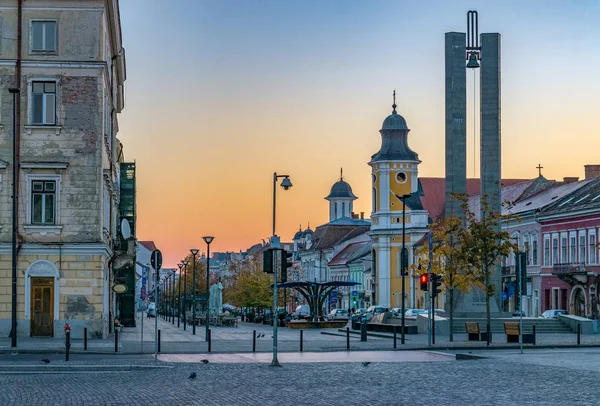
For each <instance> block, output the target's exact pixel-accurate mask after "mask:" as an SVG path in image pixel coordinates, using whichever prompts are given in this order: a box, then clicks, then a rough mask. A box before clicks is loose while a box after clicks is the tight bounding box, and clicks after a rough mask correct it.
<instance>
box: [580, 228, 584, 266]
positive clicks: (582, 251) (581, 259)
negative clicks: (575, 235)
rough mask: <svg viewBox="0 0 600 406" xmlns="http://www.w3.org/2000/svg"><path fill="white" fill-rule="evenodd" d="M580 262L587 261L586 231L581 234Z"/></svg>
mask: <svg viewBox="0 0 600 406" xmlns="http://www.w3.org/2000/svg"><path fill="white" fill-rule="evenodd" d="M579 262H581V263H582V264H583V263H585V232H582V233H580V234H579Z"/></svg>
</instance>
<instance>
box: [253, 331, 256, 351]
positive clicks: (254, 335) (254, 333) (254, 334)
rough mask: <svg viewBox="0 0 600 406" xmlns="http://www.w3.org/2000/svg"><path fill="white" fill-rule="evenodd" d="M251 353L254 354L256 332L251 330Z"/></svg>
mask: <svg viewBox="0 0 600 406" xmlns="http://www.w3.org/2000/svg"><path fill="white" fill-rule="evenodd" d="M252 352H256V330H252Z"/></svg>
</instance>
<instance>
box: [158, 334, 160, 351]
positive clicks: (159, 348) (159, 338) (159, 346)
mask: <svg viewBox="0 0 600 406" xmlns="http://www.w3.org/2000/svg"><path fill="white" fill-rule="evenodd" d="M158 352H160V330H158Z"/></svg>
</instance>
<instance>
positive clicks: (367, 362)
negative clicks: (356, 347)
mask: <svg viewBox="0 0 600 406" xmlns="http://www.w3.org/2000/svg"><path fill="white" fill-rule="evenodd" d="M362 364H363V367H366V366H367V365H369V364H370V362H369V361H365V362H363V363H362Z"/></svg>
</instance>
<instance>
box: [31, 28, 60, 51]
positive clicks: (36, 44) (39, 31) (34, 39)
mask: <svg viewBox="0 0 600 406" xmlns="http://www.w3.org/2000/svg"><path fill="white" fill-rule="evenodd" d="M31 51H32V52H56V21H32V22H31Z"/></svg>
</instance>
